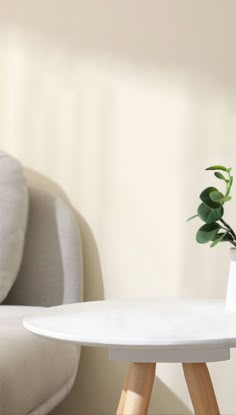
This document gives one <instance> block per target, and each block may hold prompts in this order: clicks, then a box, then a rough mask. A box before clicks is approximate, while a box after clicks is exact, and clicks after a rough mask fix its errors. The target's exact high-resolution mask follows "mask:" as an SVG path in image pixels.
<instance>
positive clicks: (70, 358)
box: [0, 305, 79, 415]
mask: <svg viewBox="0 0 236 415" xmlns="http://www.w3.org/2000/svg"><path fill="white" fill-rule="evenodd" d="M40 309H41V308H40V307H29V306H27V307H24V306H7V305H2V306H1V307H0V339H1V341H0V373H1V376H0V414H1V415H26V414H31V415H36V414H40V415H42V414H47V413H49V412H50V411H51V410H52V409H53V408H54V407H55V406H56V405H57V404H58V403H59V402H60V401H61V400H62V399H63V398H64V397H65V395H66V394H67V393H68V390H69V389H70V388H71V387H72V385H73V382H74V379H75V375H76V372H77V366H78V361H79V352H78V350H79V349H77V348H76V346H73V345H70V344H65V343H61V342H55V341H52V340H47V339H43V338H40V337H38V336H35V335H33V334H31V333H30V332H28V331H27V330H26V329H24V328H23V325H22V318H23V317H25V316H26V315H29V314H33V312H35V311H36V312H38V311H39V310H40Z"/></svg>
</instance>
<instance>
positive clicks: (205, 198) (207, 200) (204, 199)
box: [200, 187, 221, 209]
mask: <svg viewBox="0 0 236 415" xmlns="http://www.w3.org/2000/svg"><path fill="white" fill-rule="evenodd" d="M215 191H217V192H218V190H217V189H216V188H215V187H207V188H206V189H205V190H203V192H202V193H201V194H200V199H201V201H202V202H203V203H205V205H207V206H209V207H210V208H212V209H217V208H219V207H220V206H221V204H220V203H216V202H213V200H212V199H211V198H210V193H212V192H215Z"/></svg>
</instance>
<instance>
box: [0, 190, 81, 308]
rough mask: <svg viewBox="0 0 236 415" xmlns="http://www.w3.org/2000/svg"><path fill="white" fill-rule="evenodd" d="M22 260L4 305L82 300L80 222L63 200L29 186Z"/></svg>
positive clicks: (46, 303)
mask: <svg viewBox="0 0 236 415" xmlns="http://www.w3.org/2000/svg"><path fill="white" fill-rule="evenodd" d="M29 197H30V200H29V217H28V226H27V232H26V237H25V248H24V255H23V261H22V264H21V268H20V271H19V274H18V276H17V279H16V282H15V284H14V285H13V287H12V289H11V291H10V293H9V294H8V297H7V299H6V301H5V304H18V305H34V306H53V305H58V304H62V303H73V302H78V301H80V300H81V299H82V293H83V278H82V255H81V245H80V237H79V228H78V224H77V222H76V220H75V218H74V215H73V214H72V212H71V210H70V209H68V206H67V205H66V203H65V202H64V201H62V200H61V199H59V198H57V197H55V196H53V195H52V194H50V193H47V192H45V191H42V190H39V189H35V188H34V189H33V188H30V189H29Z"/></svg>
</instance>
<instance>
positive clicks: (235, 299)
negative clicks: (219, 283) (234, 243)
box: [226, 248, 236, 312]
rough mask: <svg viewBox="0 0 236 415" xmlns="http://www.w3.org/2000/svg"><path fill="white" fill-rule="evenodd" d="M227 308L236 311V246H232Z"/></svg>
mask: <svg viewBox="0 0 236 415" xmlns="http://www.w3.org/2000/svg"><path fill="white" fill-rule="evenodd" d="M226 310H227V311H231V312H232V311H233V312H236V248H230V267H229V276H228V285H227V291H226Z"/></svg>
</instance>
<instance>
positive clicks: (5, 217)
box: [0, 151, 28, 302]
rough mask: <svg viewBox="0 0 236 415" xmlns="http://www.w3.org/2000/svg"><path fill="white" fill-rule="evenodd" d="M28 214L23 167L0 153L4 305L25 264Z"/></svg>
mask: <svg viewBox="0 0 236 415" xmlns="http://www.w3.org/2000/svg"><path fill="white" fill-rule="evenodd" d="M27 214H28V189H27V185H26V181H25V178H24V172H23V167H22V166H21V164H20V163H19V162H18V161H17V160H16V159H14V158H13V157H11V156H9V155H8V154H6V153H4V152H2V151H0V302H2V301H3V300H4V298H6V296H7V294H8V292H9V290H10V289H11V287H12V285H13V283H14V281H15V279H16V276H17V273H18V270H19V267H20V264H21V260H22V255H23V248H24V236H25V231H26V225H27Z"/></svg>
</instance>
